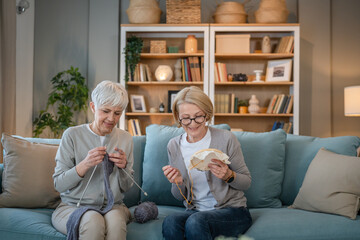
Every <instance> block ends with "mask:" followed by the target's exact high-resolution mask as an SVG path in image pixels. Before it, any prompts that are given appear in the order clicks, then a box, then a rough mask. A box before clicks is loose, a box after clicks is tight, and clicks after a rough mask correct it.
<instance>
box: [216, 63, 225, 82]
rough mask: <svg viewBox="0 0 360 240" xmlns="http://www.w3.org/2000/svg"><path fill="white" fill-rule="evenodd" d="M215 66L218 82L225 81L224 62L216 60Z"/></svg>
mask: <svg viewBox="0 0 360 240" xmlns="http://www.w3.org/2000/svg"><path fill="white" fill-rule="evenodd" d="M215 67H216V68H217V72H218V78H219V82H227V81H228V80H227V69H226V64H225V63H222V62H216V63H215Z"/></svg>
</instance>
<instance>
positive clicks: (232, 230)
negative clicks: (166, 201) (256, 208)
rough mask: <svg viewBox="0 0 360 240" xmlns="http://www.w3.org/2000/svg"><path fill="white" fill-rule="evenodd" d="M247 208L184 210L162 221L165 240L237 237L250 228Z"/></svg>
mask: <svg viewBox="0 0 360 240" xmlns="http://www.w3.org/2000/svg"><path fill="white" fill-rule="evenodd" d="M251 223H252V218H251V215H250V213H249V210H248V209H247V208H244V207H241V208H222V209H215V210H210V211H202V212H200V211H195V210H186V211H184V212H183V213H177V214H174V215H169V216H167V217H166V218H165V219H164V222H163V225H162V233H163V236H164V238H165V240H178V239H179V240H183V239H187V240H195V239H196V240H203V239H204V240H205V239H206V240H210V239H214V238H215V237H217V236H220V235H223V236H226V237H238V236H239V235H240V234H242V233H244V232H245V231H246V230H247V229H249V227H250V226H251Z"/></svg>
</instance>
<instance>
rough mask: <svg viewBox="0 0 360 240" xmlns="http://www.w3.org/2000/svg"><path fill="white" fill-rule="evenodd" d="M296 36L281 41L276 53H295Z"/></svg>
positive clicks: (286, 37)
mask: <svg viewBox="0 0 360 240" xmlns="http://www.w3.org/2000/svg"><path fill="white" fill-rule="evenodd" d="M293 46H294V36H284V37H282V38H281V39H280V41H279V44H278V45H277V47H276V49H275V53H292V52H293V51H294V47H293Z"/></svg>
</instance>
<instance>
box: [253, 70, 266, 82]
mask: <svg viewBox="0 0 360 240" xmlns="http://www.w3.org/2000/svg"><path fill="white" fill-rule="evenodd" d="M262 72H263V71H262V70H254V73H255V75H256V78H255V80H254V81H253V82H264V81H263V80H261V73H262Z"/></svg>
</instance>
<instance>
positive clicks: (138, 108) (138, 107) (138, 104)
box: [130, 95, 146, 112]
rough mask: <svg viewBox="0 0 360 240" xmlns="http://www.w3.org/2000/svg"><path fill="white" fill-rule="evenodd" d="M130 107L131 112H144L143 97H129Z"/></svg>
mask: <svg viewBox="0 0 360 240" xmlns="http://www.w3.org/2000/svg"><path fill="white" fill-rule="evenodd" d="M130 106H131V111H132V112H146V105H145V99H144V96H143V95H130Z"/></svg>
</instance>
